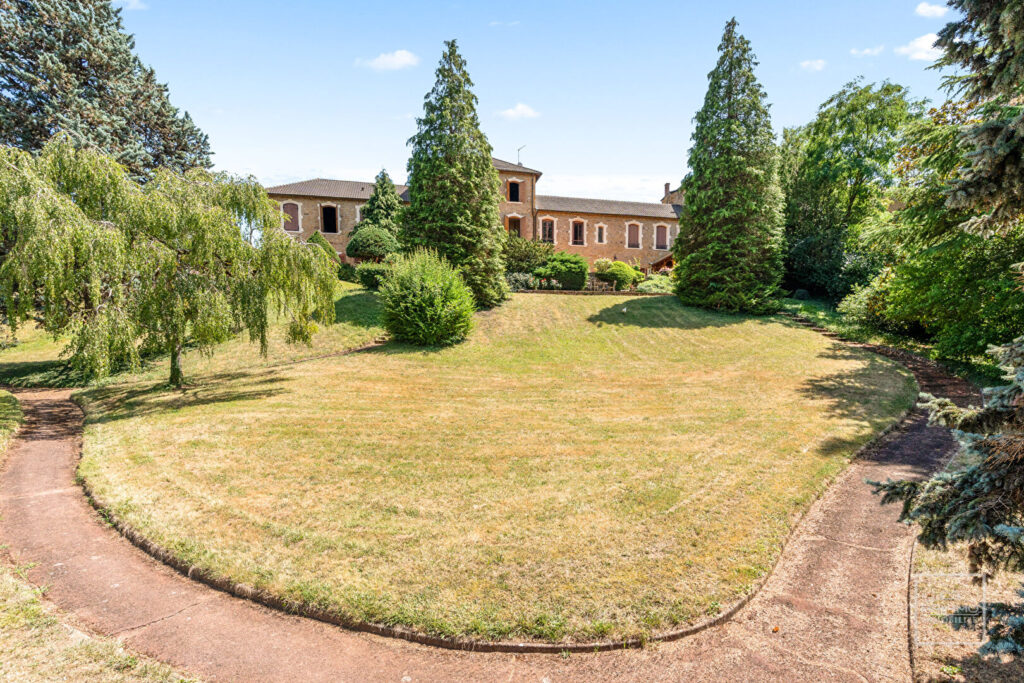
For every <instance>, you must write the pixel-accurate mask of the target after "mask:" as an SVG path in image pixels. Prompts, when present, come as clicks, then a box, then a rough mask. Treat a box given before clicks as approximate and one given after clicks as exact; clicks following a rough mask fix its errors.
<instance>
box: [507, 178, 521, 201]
mask: <svg viewBox="0 0 1024 683" xmlns="http://www.w3.org/2000/svg"><path fill="white" fill-rule="evenodd" d="M508 200H509V201H510V202H518V201H519V183H513V182H509V184H508Z"/></svg>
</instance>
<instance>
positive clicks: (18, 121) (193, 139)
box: [0, 0, 210, 179]
mask: <svg viewBox="0 0 1024 683" xmlns="http://www.w3.org/2000/svg"><path fill="white" fill-rule="evenodd" d="M0 35H2V36H3V40H0V144H6V145H11V146H13V147H17V148H19V149H23V150H26V151H30V152H38V151H39V150H40V149H42V147H43V145H44V144H45V143H46V141H47V140H49V139H50V138H51V137H52V136H53V135H54V134H55V133H57V132H59V131H63V132H65V133H67V134H68V135H69V136H70V137H71V139H72V140H73V141H74V142H75V144H77V145H79V146H86V147H94V148H96V149H99V150H100V151H102V152H104V153H105V154H109V155H111V156H113V157H114V158H115V159H116V160H117V161H118V162H120V163H122V164H123V165H125V166H126V167H127V168H128V169H129V171H130V172H131V174H132V176H133V177H135V178H137V179H145V178H147V177H149V176H150V175H151V173H152V171H153V169H155V168H157V167H165V168H169V169H172V170H175V171H179V172H180V171H185V170H187V169H189V168H196V167H203V168H208V167H209V166H210V148H209V141H208V140H207V137H206V135H204V134H203V132H202V131H201V130H199V128H197V127H196V125H195V123H193V121H192V119H191V118H190V117H189V115H188V114H187V113H186V114H184V115H181V114H180V113H179V111H178V109H177V108H175V107H174V106H173V105H172V104H171V103H170V99H169V97H168V93H167V87H166V86H165V85H163V84H161V83H159V82H158V81H157V79H156V74H155V73H154V72H153V70H152V69H150V68H148V67H146V66H144V65H143V64H142V63H141V62H140V61H139V59H138V58H137V57H136V56H135V54H134V48H135V41H134V39H133V38H132V36H131V35H129V34H128V33H125V31H124V27H123V25H122V23H121V10H120V9H116V8H114V7H113V6H112V5H111V3H110V2H109V1H108V0H74V1H72V0H2V1H0Z"/></svg>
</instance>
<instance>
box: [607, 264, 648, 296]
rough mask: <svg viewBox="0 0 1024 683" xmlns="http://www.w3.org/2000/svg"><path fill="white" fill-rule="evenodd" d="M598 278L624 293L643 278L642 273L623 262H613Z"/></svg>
mask: <svg viewBox="0 0 1024 683" xmlns="http://www.w3.org/2000/svg"><path fill="white" fill-rule="evenodd" d="M597 277H598V278H599V279H601V280H604V281H605V282H611V283H614V284H615V289H617V290H619V291H622V290H626V289H629V288H630V287H632V286H633V285H634V284H635V283H636V282H637V281H638V280H639V279H640V277H641V273H640V272H639V271H637V269H636V268H634V267H633V266H631V265H629V264H626V263H623V262H622V261H613V262H612V263H611V264H610V265H608V266H607V267H605V269H604V270H603V271H598V273H597Z"/></svg>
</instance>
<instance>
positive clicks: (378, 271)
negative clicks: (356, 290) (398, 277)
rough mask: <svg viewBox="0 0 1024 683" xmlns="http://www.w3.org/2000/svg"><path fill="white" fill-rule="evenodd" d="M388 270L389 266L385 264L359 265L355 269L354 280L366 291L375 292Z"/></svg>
mask: <svg viewBox="0 0 1024 683" xmlns="http://www.w3.org/2000/svg"><path fill="white" fill-rule="evenodd" d="M389 270H391V266H389V265H388V264H386V263H360V264H359V265H358V266H357V267H356V279H357V280H358V281H359V284H361V285H362V286H363V287H365V288H366V289H372V290H373V291H377V290H378V289H380V285H381V282H383V281H384V276H385V275H387V274H388V271H389Z"/></svg>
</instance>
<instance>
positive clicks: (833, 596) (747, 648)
mask: <svg viewBox="0 0 1024 683" xmlns="http://www.w3.org/2000/svg"><path fill="white" fill-rule="evenodd" d="M912 369H914V371H915V374H916V375H917V376H918V381H919V383H920V384H921V386H922V387H923V388H924V389H925V390H927V391H932V392H934V393H939V394H942V395H955V396H960V397H964V396H969V395H970V394H971V390H970V387H968V386H967V385H965V384H964V383H962V382H960V381H957V380H953V379H951V378H949V377H947V376H945V375H943V374H942V373H939V372H937V371H936V369H935V368H934V367H933V366H931V365H929V364H926V363H918V364H916V367H914V368H912ZM14 393H15V394H16V395H17V397H18V399H19V400H20V401H21V403H22V409H23V411H24V413H25V417H26V421H25V425H24V428H23V430H22V431H21V432H20V434H19V436H18V438H17V439H16V440H15V442H14V443H13V444H12V445H11V449H10V452H9V453H8V457H7V466H6V468H5V469H4V471H3V472H2V474H0V515H2V516H0V542H2V543H3V544H6V545H7V547H8V551H9V553H10V554H11V555H12V557H13V560H14V561H15V562H18V563H21V564H26V563H35V567H34V568H33V569H31V570H30V571H29V572H28V576H29V578H30V579H31V580H32V581H33V582H35V583H36V584H39V585H42V586H46V587H47V593H46V595H47V598H48V599H49V600H51V601H53V602H54V603H56V604H57V605H58V606H59V607H60V608H62V609H64V610H66V611H69V612H73V613H74V614H75V615H76V616H77V617H78V618H79V619H80V620H81V621H83V622H85V623H86V624H87V625H89V626H90V627H92V628H93V629H95V630H96V631H98V632H100V633H105V634H110V635H115V636H117V637H120V638H121V639H123V640H124V642H125V643H126V645H127V646H128V647H130V648H133V649H135V650H137V651H139V652H143V653H145V654H147V655H151V656H153V657H156V658H158V659H161V660H163V661H166V662H168V663H170V664H172V665H174V666H176V667H180V668H181V669H183V670H185V671H188V672H191V673H192V674H195V675H198V676H201V677H204V678H209V679H214V680H231V681H286V680H287V681H296V680H302V681H320V680H323V681H328V680H329V681H396V682H398V681H441V680H445V681H451V680H459V681H470V680H473V681H543V680H547V681H550V682H551V683H555V682H557V681H563V680H587V681H605V680H644V681H680V680H728V681H774V680H787V681H809V680H813V681H847V680H849V681H889V680H895V681H905V680H907V679H908V678H909V676H910V665H909V659H908V654H907V604H906V599H907V575H908V562H909V554H910V548H911V545H912V542H913V531H912V529H910V528H908V527H905V526H903V525H901V524H898V523H897V522H896V515H897V509H896V507H895V506H889V507H886V508H882V507H880V506H879V505H878V500H877V498H875V497H874V496H872V495H871V493H870V490H869V487H868V486H867V485H866V484H865V483H864V480H865V479H876V480H877V479H885V478H887V477H906V476H923V475H924V474H925V473H926V472H927V471H929V470H930V469H931V468H933V467H934V466H935V465H936V464H937V463H938V462H939V461H940V460H941V458H942V456H943V455H944V454H945V453H947V452H948V450H949V448H950V446H951V440H950V438H949V436H948V433H947V431H946V430H944V429H939V428H931V427H927V426H926V424H925V420H924V417H923V416H922V415H916V416H915V417H914V418H912V419H911V420H909V421H908V422H906V423H905V424H904V426H903V428H902V429H900V430H898V431H896V432H894V433H892V434H891V435H890V436H889V437H887V438H886V439H885V440H884V441H883V442H882V443H881V444H880V445H879V447H878V448H876V449H874V451H873V452H871V453H869V454H868V455H866V456H865V457H863V458H862V459H860V460H858V461H857V462H856V463H854V464H853V465H852V466H851V467H849V468H848V469H847V471H846V472H845V473H844V474H843V475H842V476H841V477H840V479H839V480H838V481H837V482H836V483H835V485H833V486H832V488H831V489H830V490H829V491H828V492H827V493H826V494H825V495H824V496H823V497H822V499H821V500H819V501H818V502H817V503H816V504H815V505H814V506H813V507H812V509H811V510H810V512H809V513H808V515H807V517H806V518H805V519H804V521H803V522H802V524H801V525H800V527H799V529H798V531H797V532H796V534H795V535H794V536H793V538H792V539H791V541H790V543H789V544H788V545H787V547H786V549H785V551H784V553H783V556H782V558H781V560H780V562H779V564H778V566H777V567H776V570H775V572H774V573H773V574H772V576H771V577H770V578H769V580H768V581H767V583H766V584H765V586H764V588H763V589H762V590H761V592H760V593H759V594H758V595H757V596H756V597H755V598H754V599H753V600H752V601H751V602H750V604H748V605H747V606H746V607H745V608H744V609H742V610H741V611H740V612H739V613H738V614H737V615H736V617H734V619H733V620H732V621H730V622H727V623H726V624H724V625H722V626H719V627H716V628H713V629H710V630H708V631H705V632H703V633H700V634H698V635H696V636H692V637H690V638H687V639H685V640H682V641H679V642H676V643H664V644H659V645H654V646H651V647H649V648H647V649H644V650H633V651H625V652H614V653H606V654H586V655H572V656H569V657H566V658H563V657H560V656H552V655H508V654H480V653H468V652H452V651H446V650H439V649H433V648H429V647H425V646H419V645H414V644H410V643H407V642H404V641H399V640H393V639H387V638H381V637H377V636H371V635H366V634H360V633H353V632H350V631H345V630H343V629H340V628H337V627H334V626H330V625H327V624H322V623H319V622H315V621H311V620H308V619H303V618H300V617H294V616H288V615H284V614H280V613H277V612H274V611H272V610H269V609H266V608H263V607H259V606H257V605H254V604H251V603H248V602H246V601H244V600H240V599H237V598H233V597H230V596H228V595H226V594H224V593H220V592H218V591H215V590H213V589H210V588H207V587H205V586H203V585H200V584H197V583H195V582H192V581H190V580H188V579H187V578H185V577H183V576H181V575H180V574H178V573H176V572H174V571H172V570H170V569H168V568H167V567H165V566H164V565H162V564H160V563H158V562H157V561H155V560H153V559H152V558H150V557H149V556H148V555H146V554H144V553H143V552H141V551H140V550H138V549H136V548H135V547H134V546H132V545H130V544H129V543H128V542H127V541H125V540H124V539H123V538H122V537H121V536H119V535H118V534H117V533H116V532H115V531H114V530H112V529H110V528H109V527H107V526H105V525H103V524H102V523H101V521H100V519H99V516H98V515H97V514H96V512H95V511H94V510H93V509H92V508H91V507H89V505H88V504H87V503H86V501H85V498H84V497H83V495H82V491H81V489H80V488H79V487H78V486H77V485H76V484H75V480H74V477H75V465H76V463H77V460H78V456H79V452H80V448H81V439H82V414H81V412H80V411H79V409H78V408H77V407H76V406H75V405H74V404H73V403H72V402H71V401H70V399H69V395H70V392H69V391H66V390H16V391H15V392H14Z"/></svg>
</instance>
